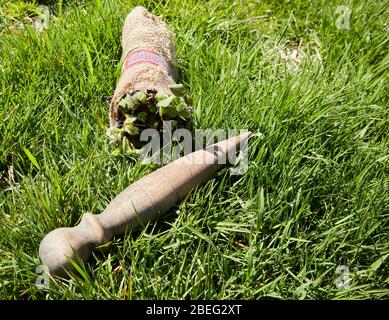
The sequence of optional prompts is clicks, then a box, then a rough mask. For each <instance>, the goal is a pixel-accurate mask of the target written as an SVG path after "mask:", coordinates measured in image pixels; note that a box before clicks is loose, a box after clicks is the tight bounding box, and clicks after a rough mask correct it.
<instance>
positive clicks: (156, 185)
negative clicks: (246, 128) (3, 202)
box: [39, 133, 250, 275]
mask: <svg viewBox="0 0 389 320" xmlns="http://www.w3.org/2000/svg"><path fill="white" fill-rule="evenodd" d="M249 135H250V133H244V134H241V135H239V136H237V137H233V138H230V139H228V140H224V141H221V142H218V143H216V144H214V145H211V146H209V147H207V148H206V149H204V150H198V151H195V152H192V153H190V154H188V155H186V156H184V157H182V158H179V159H177V160H175V161H173V162H171V163H169V164H167V165H166V166H164V167H161V168H159V169H158V170H156V171H154V172H152V173H150V174H148V175H147V176H145V177H143V178H141V179H140V180H138V181H137V182H135V183H134V184H132V185H130V186H129V187H127V188H126V189H125V190H124V191H122V192H121V193H120V194H119V195H118V196H116V197H115V198H114V199H113V200H112V201H111V203H110V204H109V205H108V206H107V208H106V209H105V210H104V211H103V212H102V213H101V214H99V215H94V214H91V213H85V214H84V215H83V217H82V219H81V222H80V223H79V224H78V225H77V226H75V227H73V228H59V229H56V230H53V231H51V232H50V233H49V234H47V235H46V237H45V238H44V239H43V240H42V242H41V244H40V247H39V257H40V259H41V261H42V263H43V264H44V265H46V266H47V267H48V269H49V272H50V273H51V274H52V275H64V274H65V271H72V270H73V266H72V264H71V263H70V261H69V259H68V258H71V259H73V260H75V261H77V256H78V257H79V258H81V259H83V260H84V261H86V260H87V259H88V258H89V256H90V255H91V253H92V251H93V250H94V249H95V248H96V247H97V246H100V245H102V244H104V243H106V242H107V241H109V240H110V239H112V237H113V236H115V235H119V234H123V233H125V232H126V231H130V230H133V229H136V228H138V227H141V226H142V225H144V224H146V223H147V222H149V221H151V220H154V219H156V218H157V217H158V216H160V215H162V214H164V213H166V212H168V211H169V210H170V209H171V208H172V207H173V206H174V205H175V204H176V203H177V202H179V201H180V200H182V199H184V198H185V197H186V196H187V195H188V194H189V192H190V191H191V190H193V189H194V188H195V187H197V186H199V185H201V184H202V183H205V182H206V181H207V180H209V179H210V178H211V177H212V176H213V175H214V174H215V173H216V171H218V169H219V168H220V167H221V166H222V165H223V163H226V158H227V155H228V154H230V153H232V152H235V151H236V150H239V148H240V147H241V145H242V143H243V142H244V141H245V140H246V139H247V138H248V136H249Z"/></svg>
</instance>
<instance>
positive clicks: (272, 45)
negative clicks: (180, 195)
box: [0, 0, 389, 299]
mask: <svg viewBox="0 0 389 320" xmlns="http://www.w3.org/2000/svg"><path fill="white" fill-rule="evenodd" d="M346 2H347V3H346ZM385 3H386V1H380V0H377V1H363V0H358V1H345V3H344V4H345V5H347V6H348V7H349V9H350V10H351V12H352V14H351V17H350V29H338V28H337V26H336V21H337V18H338V16H337V13H336V9H337V5H339V4H340V3H339V2H338V1H330V2H329V1H324V0H323V1H305V0H300V1H299V0H297V1H285V2H283V1H278V0H264V1H243V0H242V1H230V0H229V1H218V0H213V1H195V0H191V1H182V0H170V1H113V0H112V1H102V0H100V1H97V0H96V1H75V0H74V1H39V4H47V5H49V7H50V10H51V16H50V24H49V27H48V29H45V30H43V31H41V32H38V31H36V30H35V28H34V26H33V25H32V24H31V17H33V16H34V15H36V6H37V2H36V1H35V2H34V1H30V2H28V3H24V2H22V1H12V2H11V1H0V8H1V9H0V11H1V16H2V17H1V20H0V28H1V29H0V76H1V77H0V141H1V148H0V173H1V177H0V298H2V299H123V298H125V299H173V298H174V299H183V298H186V299H188V298H190V299H252V298H254V299H260V298H269V297H273V298H274V297H276V298H281V299H303V298H310V299H372V298H375V299H380V298H381V299H382V298H387V297H388V295H389V289H388V288H389V264H388V261H389V258H388V257H389V235H388V232H389V223H388V218H389V210H388V207H389V185H388V182H389V181H388V159H389V156H388V150H389V139H388V132H389V125H388V120H389V119H388V113H389V106H388V88H389V85H388V66H389V55H388V36H387V35H388V12H387V11H385V10H387V7H385ZM139 4H140V5H143V6H145V7H147V8H148V9H149V10H151V11H152V12H153V13H154V14H158V15H163V18H164V20H165V21H166V22H167V23H168V24H169V26H170V27H171V29H172V30H173V31H174V32H175V34H176V45H177V54H178V57H179V59H180V67H181V69H180V81H181V82H182V83H183V84H184V86H185V88H186V89H187V91H188V93H189V96H190V97H191V99H192V101H193V109H194V120H195V121H194V127H195V128H202V129H206V128H213V129H217V128H225V129H227V128H235V129H241V128H245V129H246V128H247V129H249V130H251V131H252V132H254V133H256V134H255V135H254V136H253V137H252V138H251V139H250V141H249V161H250V162H249V168H248V171H247V172H246V174H244V175H243V176H239V177H231V176H230V175H229V171H228V169H227V168H226V169H223V170H221V171H220V172H219V173H218V174H217V176H216V177H215V178H214V179H212V180H211V181H209V182H208V183H207V184H206V185H204V186H202V187H201V188H198V189H197V190H195V191H194V192H192V193H191V195H190V196H188V197H187V199H186V200H185V201H183V202H182V203H180V204H179V205H178V206H177V207H176V208H175V209H174V210H172V212H171V213H170V214H169V215H167V216H166V217H163V218H161V219H159V221H157V222H155V223H151V224H149V225H148V226H147V228H145V229H143V230H141V231H140V232H136V233H133V234H127V235H125V236H123V237H117V238H115V239H114V240H113V241H112V242H110V243H109V244H108V245H107V248H106V249H105V250H103V251H101V252H99V251H96V252H95V254H94V255H93V257H92V258H91V259H90V260H89V262H88V263H87V264H86V265H85V266H84V267H82V270H81V272H79V273H77V274H75V275H74V276H72V277H71V278H70V279H63V280H51V281H50V286H49V289H39V288H37V287H36V286H35V281H36V279H37V274H36V267H37V266H38V265H39V264H40V262H39V259H38V246H39V243H40V241H41V240H42V238H43V237H44V235H45V234H47V233H48V232H49V231H51V230H52V229H54V228H57V227H62V226H73V225H75V224H76V223H78V222H79V219H80V217H81V215H82V214H83V213H84V212H93V213H99V212H101V211H102V210H103V209H104V208H105V206H106V205H107V204H108V203H109V201H110V200H111V199H113V197H114V196H115V195H116V194H118V193H119V192H120V191H121V190H123V189H124V188H125V187H126V186H127V185H129V184H131V183H133V182H134V181H136V180H138V179H139V178H140V177H142V176H143V175H145V174H147V173H148V172H150V171H151V170H152V168H151V167H150V166H147V165H143V164H141V163H139V162H134V161H131V160H130V159H128V158H125V157H112V156H111V155H110V154H111V152H112V148H111V147H110V145H109V141H108V139H107V137H106V135H105V132H106V130H107V128H108V102H109V99H110V96H111V95H112V94H113V91H114V88H115V83H116V81H117V79H118V76H119V73H120V68H119V67H118V65H119V61H120V58H121V48H120V37H121V28H122V24H123V21H124V18H125V16H126V14H127V13H128V12H129V11H130V10H131V8H132V7H133V6H134V5H139ZM23 23H24V28H22V24H23ZM293 52H294V54H295V53H296V52H298V53H299V57H296V56H293ZM259 133H261V134H259ZM340 265H344V266H347V267H348V268H349V270H350V278H351V283H350V286H349V287H348V288H347V287H346V288H338V287H337V286H336V281H337V279H338V278H339V277H340V276H342V275H341V274H340V273H337V267H338V266H340Z"/></svg>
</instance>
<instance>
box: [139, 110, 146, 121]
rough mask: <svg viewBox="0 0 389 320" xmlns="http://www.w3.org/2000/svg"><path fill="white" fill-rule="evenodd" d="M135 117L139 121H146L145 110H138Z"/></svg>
mask: <svg viewBox="0 0 389 320" xmlns="http://www.w3.org/2000/svg"><path fill="white" fill-rule="evenodd" d="M137 118H138V120H139V121H141V122H146V120H147V112H139V113H138V115H137Z"/></svg>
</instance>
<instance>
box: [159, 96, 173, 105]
mask: <svg viewBox="0 0 389 320" xmlns="http://www.w3.org/2000/svg"><path fill="white" fill-rule="evenodd" d="M175 99H176V96H170V97H167V98H166V99H163V100H161V101H159V102H158V106H159V107H161V108H167V107H169V106H170V105H172V104H173V102H174V100H175Z"/></svg>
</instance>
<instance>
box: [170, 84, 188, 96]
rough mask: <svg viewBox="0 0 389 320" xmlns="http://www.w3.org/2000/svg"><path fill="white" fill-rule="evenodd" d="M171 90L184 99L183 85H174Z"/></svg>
mask: <svg viewBox="0 0 389 320" xmlns="http://www.w3.org/2000/svg"><path fill="white" fill-rule="evenodd" d="M169 89H170V91H171V92H172V93H173V94H174V95H176V96H177V97H182V96H184V95H185V89H184V86H183V85H182V84H181V83H177V84H173V85H171V86H169Z"/></svg>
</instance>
